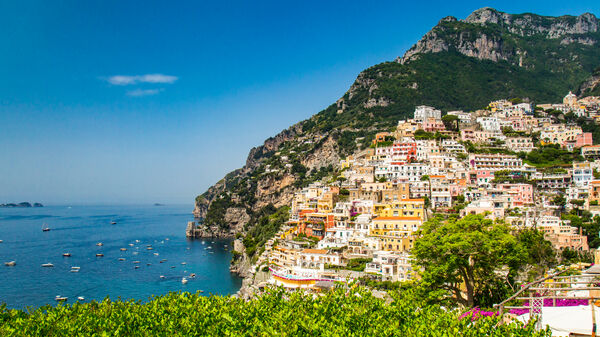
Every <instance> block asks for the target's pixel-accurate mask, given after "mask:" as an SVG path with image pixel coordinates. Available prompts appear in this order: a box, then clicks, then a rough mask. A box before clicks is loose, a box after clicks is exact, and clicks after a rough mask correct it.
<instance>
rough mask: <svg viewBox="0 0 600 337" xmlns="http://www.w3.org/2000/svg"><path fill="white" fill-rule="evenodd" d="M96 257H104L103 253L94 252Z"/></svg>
mask: <svg viewBox="0 0 600 337" xmlns="http://www.w3.org/2000/svg"><path fill="white" fill-rule="evenodd" d="M96 257H104V254H102V253H98V254H96Z"/></svg>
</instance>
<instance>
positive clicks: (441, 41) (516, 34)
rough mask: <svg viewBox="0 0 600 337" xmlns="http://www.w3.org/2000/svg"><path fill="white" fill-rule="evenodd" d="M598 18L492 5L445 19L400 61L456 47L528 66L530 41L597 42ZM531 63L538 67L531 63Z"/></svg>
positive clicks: (477, 55) (471, 54)
mask: <svg viewBox="0 0 600 337" xmlns="http://www.w3.org/2000/svg"><path fill="white" fill-rule="evenodd" d="M597 32H598V19H597V18H596V17H595V16H594V15H593V14H591V13H585V14H582V15H580V16H577V17H573V16H561V17H547V16H540V15H535V14H519V15H514V14H507V13H502V12H500V11H497V10H495V9H493V8H489V7H486V8H482V9H479V10H476V11H475V12H473V13H471V15H469V16H468V17H467V18H466V19H464V20H461V21H459V20H457V19H456V18H454V17H451V16H450V17H446V18H443V19H442V20H441V21H440V22H439V23H438V25H437V26H436V27H434V28H433V29H432V30H431V31H429V32H428V33H427V34H425V36H424V37H423V38H422V39H421V40H419V42H417V43H416V44H415V45H414V46H413V47H412V48H411V49H409V50H408V51H407V52H406V54H405V55H404V56H403V57H399V58H398V59H397V62H400V63H402V64H404V63H407V62H409V61H411V60H414V59H416V58H417V57H418V56H419V55H421V54H425V53H439V52H443V51H449V50H456V51H458V52H459V53H461V54H463V55H465V56H469V57H475V58H477V59H480V60H491V61H494V62H497V61H500V60H503V61H508V62H511V63H513V64H515V65H519V66H525V65H527V64H528V62H527V60H528V58H529V57H532V55H531V54H530V53H528V49H530V47H531V45H528V44H523V43H521V42H523V41H527V40H542V41H550V40H555V42H557V43H558V44H559V45H561V46H563V47H564V49H567V46H568V45H571V44H580V45H587V46H593V45H596V44H598V35H597V34H595V33H597ZM529 65H530V66H535V62H534V63H530V64H529Z"/></svg>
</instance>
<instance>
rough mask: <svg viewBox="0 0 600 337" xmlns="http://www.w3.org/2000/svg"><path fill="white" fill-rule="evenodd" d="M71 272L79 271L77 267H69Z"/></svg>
mask: <svg viewBox="0 0 600 337" xmlns="http://www.w3.org/2000/svg"><path fill="white" fill-rule="evenodd" d="M71 273H79V267H71Z"/></svg>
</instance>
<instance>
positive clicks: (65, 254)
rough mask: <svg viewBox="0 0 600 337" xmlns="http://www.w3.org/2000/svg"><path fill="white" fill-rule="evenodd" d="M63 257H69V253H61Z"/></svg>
mask: <svg viewBox="0 0 600 337" xmlns="http://www.w3.org/2000/svg"><path fill="white" fill-rule="evenodd" d="M63 257H71V253H63Z"/></svg>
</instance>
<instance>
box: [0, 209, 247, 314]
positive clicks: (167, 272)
mask: <svg viewBox="0 0 600 337" xmlns="http://www.w3.org/2000/svg"><path fill="white" fill-rule="evenodd" d="M191 209H192V208H191V206H189V205H182V206H170V205H167V206H71V207H70V206H47V207H43V208H0V240H2V241H3V242H2V243H0V304H1V303H6V304H7V306H8V307H9V308H18V309H22V308H25V307H28V306H33V307H39V306H42V305H45V304H52V305H54V304H56V303H57V301H56V300H55V298H56V296H58V295H60V296H64V297H68V300H67V303H73V302H76V301H77V297H79V296H82V297H84V298H85V299H84V301H85V302H87V301H90V300H93V299H95V300H102V299H104V298H105V297H107V296H109V297H110V298H111V299H117V298H119V297H120V298H121V299H123V300H126V299H136V300H141V301H147V300H148V299H149V297H150V296H152V295H161V294H166V293H168V292H169V291H188V292H196V291H200V290H202V291H203V293H202V294H203V295H209V294H210V293H213V294H233V293H235V292H237V291H238V289H239V287H240V286H241V279H240V278H238V277H236V276H235V275H232V274H231V273H230V272H229V261H230V260H231V252H230V251H231V246H230V242H228V241H220V240H211V239H207V240H204V241H202V240H195V241H194V240H187V239H186V238H185V227H186V224H187V222H188V221H190V220H192V215H191ZM112 221H114V222H116V224H111V222H112ZM44 224H46V225H47V226H48V227H49V228H51V230H50V231H48V232H43V231H42V227H43V226H44ZM100 242H101V243H102V246H98V245H97V243H100ZM122 248H125V249H126V250H124V251H122V250H121V249H122ZM148 248H152V249H148ZM63 253H71V257H63ZM96 254H104V256H103V257H96ZM119 259H124V260H123V261H121V260H119ZM8 261H15V262H16V266H14V267H7V266H5V265H4V262H8ZM160 261H163V262H162V263H160ZM45 263H52V264H53V265H54V267H42V264H45ZM136 266H137V267H138V268H136ZM72 267H80V269H79V272H71V270H72ZM191 273H195V274H196V277H190V276H189V275H190V274H191ZM161 275H162V276H164V277H162V278H161ZM183 277H186V279H187V280H188V282H187V284H183V283H182V278H183Z"/></svg>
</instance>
